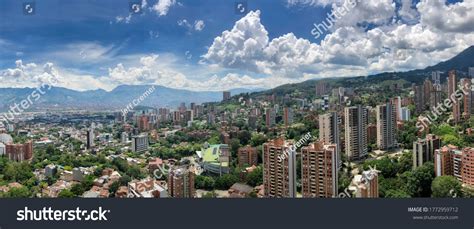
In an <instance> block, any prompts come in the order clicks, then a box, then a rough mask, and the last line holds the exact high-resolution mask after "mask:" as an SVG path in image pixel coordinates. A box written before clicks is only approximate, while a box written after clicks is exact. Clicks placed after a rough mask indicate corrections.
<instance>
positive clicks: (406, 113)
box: [401, 107, 411, 121]
mask: <svg viewBox="0 0 474 229" xmlns="http://www.w3.org/2000/svg"><path fill="white" fill-rule="evenodd" d="M401 113H402V119H401V120H402V121H410V118H411V115H410V109H408V107H402V112H401Z"/></svg>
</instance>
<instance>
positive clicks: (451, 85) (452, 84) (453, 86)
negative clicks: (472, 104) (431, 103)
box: [448, 70, 461, 123]
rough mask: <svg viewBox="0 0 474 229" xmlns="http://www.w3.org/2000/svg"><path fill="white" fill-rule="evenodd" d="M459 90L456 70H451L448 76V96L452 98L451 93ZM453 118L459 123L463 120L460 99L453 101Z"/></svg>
mask: <svg viewBox="0 0 474 229" xmlns="http://www.w3.org/2000/svg"><path fill="white" fill-rule="evenodd" d="M456 90H457V81H456V71H455V70H452V71H449V76H448V97H449V98H451V95H454V93H455V92H456ZM453 120H454V123H459V122H460V121H461V106H460V102H459V101H457V100H456V101H453Z"/></svg>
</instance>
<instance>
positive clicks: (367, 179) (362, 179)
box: [349, 169, 379, 198]
mask: <svg viewBox="0 0 474 229" xmlns="http://www.w3.org/2000/svg"><path fill="white" fill-rule="evenodd" d="M378 173H379V171H377V170H375V169H370V170H368V171H363V172H362V174H361V175H355V176H354V178H353V179H352V182H351V184H350V186H349V190H351V191H353V193H354V197H356V198H379V175H378Z"/></svg>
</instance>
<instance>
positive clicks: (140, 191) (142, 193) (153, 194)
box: [128, 177, 168, 198]
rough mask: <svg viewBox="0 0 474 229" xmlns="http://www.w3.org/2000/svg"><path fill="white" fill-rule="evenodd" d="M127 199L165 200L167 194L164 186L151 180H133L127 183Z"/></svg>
mask: <svg viewBox="0 0 474 229" xmlns="http://www.w3.org/2000/svg"><path fill="white" fill-rule="evenodd" d="M128 194H129V197H135V198H166V197H168V192H167V191H166V189H165V187H164V185H163V184H162V183H161V182H160V181H157V180H155V179H153V178H150V177H148V178H145V179H143V180H139V181H138V180H134V181H132V182H129V183H128Z"/></svg>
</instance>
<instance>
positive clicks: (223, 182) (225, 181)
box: [216, 174, 239, 190]
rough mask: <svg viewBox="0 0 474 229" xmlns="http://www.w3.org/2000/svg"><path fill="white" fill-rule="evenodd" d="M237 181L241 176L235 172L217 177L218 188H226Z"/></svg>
mask: <svg viewBox="0 0 474 229" xmlns="http://www.w3.org/2000/svg"><path fill="white" fill-rule="evenodd" d="M237 182H239V178H238V177H237V176H235V175H233V174H224V175H222V176H220V177H219V178H217V179H216V188H217V189H221V190H226V189H229V188H230V186H232V185H233V184H235V183H237Z"/></svg>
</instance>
